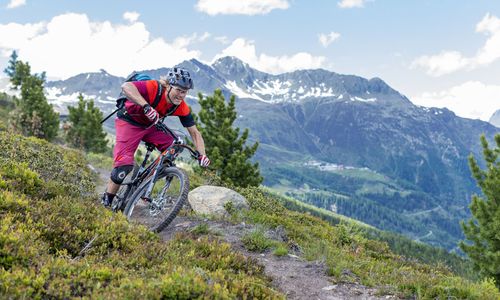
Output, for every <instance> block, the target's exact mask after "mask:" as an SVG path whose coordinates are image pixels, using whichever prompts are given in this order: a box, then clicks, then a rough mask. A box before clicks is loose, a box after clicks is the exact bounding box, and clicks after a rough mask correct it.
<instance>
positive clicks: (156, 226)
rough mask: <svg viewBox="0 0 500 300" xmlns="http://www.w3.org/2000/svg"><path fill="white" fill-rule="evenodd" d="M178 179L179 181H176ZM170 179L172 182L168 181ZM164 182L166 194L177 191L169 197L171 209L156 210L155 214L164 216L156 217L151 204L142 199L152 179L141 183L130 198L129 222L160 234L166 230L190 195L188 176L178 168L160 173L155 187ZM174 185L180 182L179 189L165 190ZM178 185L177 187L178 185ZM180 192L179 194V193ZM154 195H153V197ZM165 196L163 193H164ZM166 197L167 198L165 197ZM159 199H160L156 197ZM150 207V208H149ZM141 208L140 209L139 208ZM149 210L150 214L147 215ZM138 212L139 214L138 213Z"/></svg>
mask: <svg viewBox="0 0 500 300" xmlns="http://www.w3.org/2000/svg"><path fill="white" fill-rule="evenodd" d="M176 178H177V180H175V179H176ZM168 179H170V181H169V180H168ZM162 180H163V181H164V182H165V184H164V185H160V186H161V191H165V193H169V191H170V190H175V191H174V192H173V193H174V195H173V196H168V198H169V199H170V201H168V204H171V207H166V206H163V207H162V208H161V209H159V210H158V209H156V210H154V212H158V211H159V213H158V214H160V213H161V214H162V215H161V216H160V217H158V218H157V217H156V216H155V215H153V214H152V213H151V209H150V207H151V203H148V202H146V201H144V200H142V199H141V197H142V196H143V195H144V193H145V192H146V189H147V187H148V185H149V183H150V182H151V179H148V180H145V181H144V182H143V183H141V184H140V185H139V186H138V187H137V189H136V190H135V191H134V193H133V194H132V196H130V198H129V199H130V200H129V201H128V203H127V206H126V207H125V211H124V213H125V215H126V216H127V219H128V220H129V221H132V220H134V221H138V222H139V223H142V224H144V225H146V226H148V227H149V229H150V230H152V231H154V232H160V231H162V230H163V229H165V228H166V227H167V226H168V225H169V224H170V223H171V222H172V221H173V220H174V218H175V217H176V216H177V214H178V213H179V211H180V210H181V208H182V206H183V205H184V202H185V201H186V200H187V197H188V193H189V178H188V176H187V175H186V174H185V173H184V171H182V170H180V169H178V168H176V167H168V168H164V169H163V170H161V171H160V173H159V174H158V176H157V178H156V180H155V182H154V185H156V184H157V183H160V181H162ZM169 182H170V184H172V182H178V183H177V184H178V185H179V186H178V187H176V186H175V187H174V186H170V187H169V188H168V189H165V187H166V186H167V185H168V184H169ZM177 184H176V185H177ZM177 190H178V192H177ZM153 194H154V193H152V195H153ZM162 194H163V193H162ZM163 197H166V196H163ZM156 198H159V197H155V199H156ZM148 205H149V206H148ZM139 207H140V208H139ZM141 209H142V210H141ZM148 210H149V214H148V213H147V212H148ZM134 211H136V213H137V214H138V216H136V215H135V214H134ZM137 211H138V212H137Z"/></svg>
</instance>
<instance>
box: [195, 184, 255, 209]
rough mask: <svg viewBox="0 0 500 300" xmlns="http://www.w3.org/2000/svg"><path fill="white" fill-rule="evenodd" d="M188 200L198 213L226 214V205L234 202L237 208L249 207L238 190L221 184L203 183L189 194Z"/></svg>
mask: <svg viewBox="0 0 500 300" xmlns="http://www.w3.org/2000/svg"><path fill="white" fill-rule="evenodd" d="M188 201H189V204H190V205H191V207H192V208H193V210H194V212H196V213H197V214H202V215H203V214H205V215H216V216H226V215H228V212H227V211H226V209H225V205H226V203H228V202H231V203H232V207H233V208H234V209H236V210H239V209H244V208H248V204H247V200H246V199H245V197H243V196H242V195H240V194H238V193H237V192H235V191H233V190H230V189H228V188H225V187H220V186H209V185H203V186H199V187H197V188H195V189H194V190H192V191H191V192H189V194H188Z"/></svg>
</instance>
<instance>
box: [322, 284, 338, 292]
mask: <svg viewBox="0 0 500 300" xmlns="http://www.w3.org/2000/svg"><path fill="white" fill-rule="evenodd" d="M336 287H337V285H329V286H325V287H324V288H322V290H325V291H331V290H334V289H335V288H336Z"/></svg>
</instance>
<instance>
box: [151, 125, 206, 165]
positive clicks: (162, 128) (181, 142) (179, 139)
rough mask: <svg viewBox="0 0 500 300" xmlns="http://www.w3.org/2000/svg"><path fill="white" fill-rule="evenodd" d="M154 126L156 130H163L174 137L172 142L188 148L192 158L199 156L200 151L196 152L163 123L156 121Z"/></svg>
mask: <svg viewBox="0 0 500 300" xmlns="http://www.w3.org/2000/svg"><path fill="white" fill-rule="evenodd" d="M155 126H156V128H157V129H158V130H160V131H163V132H165V133H167V134H170V135H171V136H172V137H173V138H174V144H178V145H179V146H181V147H183V148H185V149H187V150H189V152H190V154H191V156H192V157H193V158H195V159H199V158H200V156H201V154H200V152H198V150H194V149H193V148H191V147H189V146H188V145H186V143H185V142H184V141H183V140H182V139H181V138H180V137H179V136H177V135H176V134H175V133H174V132H173V131H172V130H171V129H170V128H168V126H167V125H165V124H163V123H156V124H155Z"/></svg>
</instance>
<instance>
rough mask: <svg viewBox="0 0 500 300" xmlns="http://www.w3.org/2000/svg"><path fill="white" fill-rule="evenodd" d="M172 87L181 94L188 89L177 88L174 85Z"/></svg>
mask: <svg viewBox="0 0 500 300" xmlns="http://www.w3.org/2000/svg"><path fill="white" fill-rule="evenodd" d="M173 89H174V90H175V91H176V92H178V93H181V94H187V92H188V90H185V89H181V88H178V87H176V86H174V87H173Z"/></svg>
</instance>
